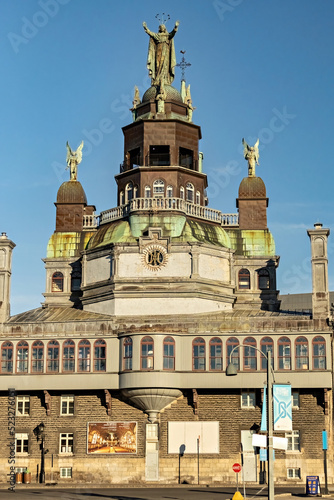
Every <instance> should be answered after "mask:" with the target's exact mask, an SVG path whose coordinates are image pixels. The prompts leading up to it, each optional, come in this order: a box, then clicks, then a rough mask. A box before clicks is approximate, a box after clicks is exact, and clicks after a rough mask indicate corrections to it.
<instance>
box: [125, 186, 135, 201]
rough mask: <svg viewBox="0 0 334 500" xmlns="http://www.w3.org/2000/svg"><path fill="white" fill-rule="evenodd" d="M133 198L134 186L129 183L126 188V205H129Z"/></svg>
mask: <svg viewBox="0 0 334 500" xmlns="http://www.w3.org/2000/svg"><path fill="white" fill-rule="evenodd" d="M132 198H133V184H132V182H128V183H127V185H126V186H125V203H129V201H131V200H132Z"/></svg>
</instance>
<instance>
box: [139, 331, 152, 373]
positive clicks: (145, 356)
mask: <svg viewBox="0 0 334 500" xmlns="http://www.w3.org/2000/svg"><path fill="white" fill-rule="evenodd" d="M153 368H154V342H153V339H152V337H144V338H143V339H142V341H141V369H142V370H153Z"/></svg>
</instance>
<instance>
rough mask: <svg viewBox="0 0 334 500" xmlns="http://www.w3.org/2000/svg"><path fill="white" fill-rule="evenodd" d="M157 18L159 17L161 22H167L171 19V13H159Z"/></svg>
mask: <svg viewBox="0 0 334 500" xmlns="http://www.w3.org/2000/svg"><path fill="white" fill-rule="evenodd" d="M166 15H167V17H166V18H165V16H166ZM155 18H156V19H158V21H159V23H160V24H165V23H166V22H167V21H169V20H170V15H169V14H165V13H164V12H163V13H162V15H161V16H160V14H157V15H156V16H155Z"/></svg>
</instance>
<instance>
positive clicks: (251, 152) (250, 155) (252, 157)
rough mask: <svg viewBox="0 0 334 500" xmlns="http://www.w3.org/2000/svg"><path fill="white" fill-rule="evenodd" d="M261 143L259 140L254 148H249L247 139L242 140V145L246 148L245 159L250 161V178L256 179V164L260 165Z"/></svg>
mask: <svg viewBox="0 0 334 500" xmlns="http://www.w3.org/2000/svg"><path fill="white" fill-rule="evenodd" d="M259 142H260V140H259V139H258V140H257V141H256V143H255V144H254V146H248V144H247V142H246V141H245V139H242V144H243V146H244V157H245V160H248V177H255V164H256V165H260V164H259V157H260V154H259Z"/></svg>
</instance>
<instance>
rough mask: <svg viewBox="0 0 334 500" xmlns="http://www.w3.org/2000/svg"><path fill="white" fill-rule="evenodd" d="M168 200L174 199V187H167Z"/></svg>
mask: <svg viewBox="0 0 334 500" xmlns="http://www.w3.org/2000/svg"><path fill="white" fill-rule="evenodd" d="M167 198H173V186H167Z"/></svg>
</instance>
